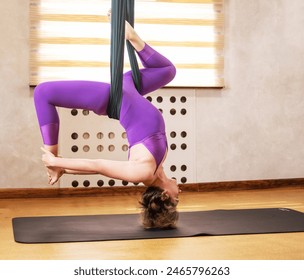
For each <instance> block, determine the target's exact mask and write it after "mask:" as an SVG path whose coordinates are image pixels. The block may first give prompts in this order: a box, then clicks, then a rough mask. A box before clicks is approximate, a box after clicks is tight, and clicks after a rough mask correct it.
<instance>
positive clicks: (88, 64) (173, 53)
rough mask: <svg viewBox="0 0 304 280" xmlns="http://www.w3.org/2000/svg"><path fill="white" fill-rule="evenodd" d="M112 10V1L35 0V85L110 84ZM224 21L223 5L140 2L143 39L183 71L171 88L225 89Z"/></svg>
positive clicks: (206, 0) (202, 0)
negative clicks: (64, 82) (55, 82)
mask: <svg viewBox="0 0 304 280" xmlns="http://www.w3.org/2000/svg"><path fill="white" fill-rule="evenodd" d="M110 7H111V1H110V0H30V13H31V16H30V18H31V23H30V39H31V40H30V52H31V53H30V58H31V60H30V66H31V69H30V84H31V85H37V84H38V83H40V82H43V81H49V80H67V79H69V80H78V79H81V80H95V81H103V82H107V81H110V66H109V65H110V62H109V60H110V23H109V21H108V18H107V11H108V9H109V8H110ZM223 22H224V14H223V0H196V1H195V0H192V1H187V0H184V1H183V0H175V1H174V0H171V1H170V0H154V1H153V0H136V1H135V29H136V30H137V32H138V34H139V35H140V36H141V37H142V38H143V39H144V40H145V41H146V42H147V43H148V44H150V45H151V46H152V47H154V48H155V49H156V50H158V51H159V52H160V53H162V54H164V55H165V56H166V57H168V58H169V59H170V60H171V61H172V62H173V63H174V65H175V66H176V68H177V75H176V78H175V79H174V80H173V81H172V82H171V83H170V84H169V85H168V86H171V87H222V86H224V80H223V68H224V62H223V61H224V60H223V46H224V34H223ZM128 69H129V62H128V56H127V53H126V56H125V70H128Z"/></svg>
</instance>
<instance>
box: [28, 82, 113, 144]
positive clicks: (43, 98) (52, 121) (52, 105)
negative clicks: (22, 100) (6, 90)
mask: <svg viewBox="0 0 304 280" xmlns="http://www.w3.org/2000/svg"><path fill="white" fill-rule="evenodd" d="M109 88H110V85H109V84H106V83H101V82H91V81H56V82H45V83H42V84H40V85H38V86H37V87H36V89H35V92H34V101H35V107H36V113H37V117H38V122H39V126H40V130H41V134H42V138H43V143H44V144H45V145H46V146H55V145H57V144H58V132H59V122H60V120H59V117H58V113H57V110H56V107H64V108H76V109H86V110H91V111H94V112H95V113H97V114H100V115H103V114H106V108H107V104H108V99H109Z"/></svg>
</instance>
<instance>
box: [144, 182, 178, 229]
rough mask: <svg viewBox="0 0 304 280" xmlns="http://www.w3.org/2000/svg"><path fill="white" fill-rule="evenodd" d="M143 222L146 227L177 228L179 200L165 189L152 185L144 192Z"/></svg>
mask: <svg viewBox="0 0 304 280" xmlns="http://www.w3.org/2000/svg"><path fill="white" fill-rule="evenodd" d="M140 204H141V207H142V213H141V215H142V222H143V226H144V227H145V228H175V227H176V224H177V221H178V212H177V210H176V205H177V202H173V201H172V199H171V198H170V196H169V195H168V194H167V193H166V191H164V190H163V189H161V188H159V187H155V186H150V187H148V188H147V189H146V191H145V192H144V193H143V194H142V200H141V202H140Z"/></svg>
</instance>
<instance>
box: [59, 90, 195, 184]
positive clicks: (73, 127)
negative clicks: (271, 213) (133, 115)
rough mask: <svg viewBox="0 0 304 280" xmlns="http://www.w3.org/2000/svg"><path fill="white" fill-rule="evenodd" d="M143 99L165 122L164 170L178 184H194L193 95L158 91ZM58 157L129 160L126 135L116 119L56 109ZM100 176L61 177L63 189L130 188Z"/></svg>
mask: <svg viewBox="0 0 304 280" xmlns="http://www.w3.org/2000/svg"><path fill="white" fill-rule="evenodd" d="M146 98H147V99H148V100H149V101H150V102H152V103H153V104H154V105H155V106H156V107H157V108H158V109H159V110H160V111H161V112H162V113H163V116H164V118H165V122H166V131H167V138H168V146H169V151H168V156H167V159H166V161H165V163H164V169H165V172H166V174H167V176H168V177H174V178H176V179H177V182H178V183H193V182H195V178H196V176H195V175H196V174H195V149H196V147H195V92H194V90H193V91H191V90H189V89H187V90H182V89H179V90H176V89H162V90H158V91H156V92H154V93H152V94H150V95H147V96H146ZM59 114H60V119H61V127H60V138H59V139H60V140H59V141H60V142H59V147H60V154H61V155H62V156H64V157H71V158H104V159H111V160H127V159H128V142H127V139H126V133H125V132H124V130H123V128H122V127H121V126H120V124H119V122H118V121H116V120H112V119H109V118H108V117H104V116H98V115H96V114H94V113H93V112H89V111H86V110H76V109H72V110H71V109H62V108H61V109H60V110H59ZM132 185H134V184H133V183H132V182H123V181H121V180H115V179H112V178H107V177H104V176H101V175H64V176H63V177H62V178H61V179H60V186H62V187H69V186H73V187H96V186H99V187H102V186H132Z"/></svg>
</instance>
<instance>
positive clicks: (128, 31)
mask: <svg viewBox="0 0 304 280" xmlns="http://www.w3.org/2000/svg"><path fill="white" fill-rule="evenodd" d="M111 14H112V11H111V9H110V10H109V11H108V13H107V16H108V19H109V21H110V22H111ZM136 36H137V34H136V32H135V30H134V29H133V27H132V26H131V24H130V23H129V22H127V21H126V22H125V39H126V40H133V39H134V38H135V37H136Z"/></svg>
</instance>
